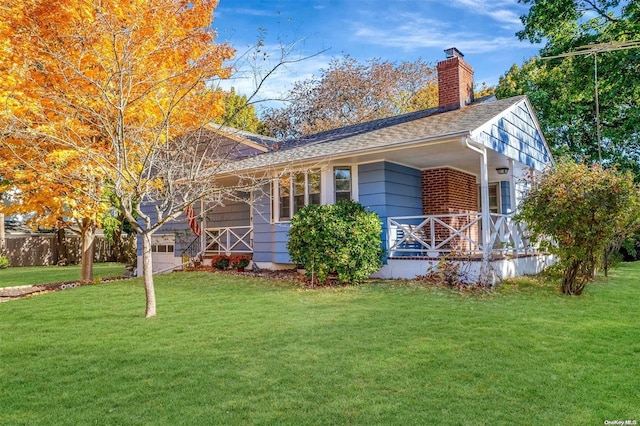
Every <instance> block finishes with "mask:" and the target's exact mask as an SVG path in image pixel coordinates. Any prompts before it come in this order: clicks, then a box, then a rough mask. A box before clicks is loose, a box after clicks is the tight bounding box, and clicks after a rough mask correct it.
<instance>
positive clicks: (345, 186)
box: [333, 167, 351, 203]
mask: <svg viewBox="0 0 640 426" xmlns="http://www.w3.org/2000/svg"><path fill="white" fill-rule="evenodd" d="M333 182H334V188H333V189H334V194H335V201H336V203H337V202H338V201H342V200H350V199H351V167H335V168H334V169H333Z"/></svg>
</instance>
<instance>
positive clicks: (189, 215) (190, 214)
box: [184, 204, 200, 237]
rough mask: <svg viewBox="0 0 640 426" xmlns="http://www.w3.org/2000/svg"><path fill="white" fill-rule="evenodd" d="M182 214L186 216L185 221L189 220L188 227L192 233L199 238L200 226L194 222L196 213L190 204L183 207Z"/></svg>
mask: <svg viewBox="0 0 640 426" xmlns="http://www.w3.org/2000/svg"><path fill="white" fill-rule="evenodd" d="M184 212H185V214H186V215H187V219H188V220H189V227H190V228H191V230H192V231H193V233H194V234H196V236H198V237H199V236H200V225H199V224H198V221H197V220H196V212H195V211H194V210H193V206H192V205H191V204H189V205H188V206H187V207H185V209H184Z"/></svg>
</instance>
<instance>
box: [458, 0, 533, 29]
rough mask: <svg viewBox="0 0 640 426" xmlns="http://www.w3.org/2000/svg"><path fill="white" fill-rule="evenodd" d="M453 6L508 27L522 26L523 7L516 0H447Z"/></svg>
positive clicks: (517, 27)
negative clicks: (521, 12) (521, 14)
mask: <svg viewBox="0 0 640 426" xmlns="http://www.w3.org/2000/svg"><path fill="white" fill-rule="evenodd" d="M449 1H450V2H451V3H450V4H451V5H452V6H453V7H458V8H460V9H465V10H469V11H471V12H473V13H474V14H477V15H484V16H488V17H490V18H491V19H493V20H494V21H496V22H499V23H501V24H503V25H505V28H508V29H519V28H520V27H521V26H522V22H521V21H520V13H519V12H520V11H523V12H524V10H526V9H523V8H522V6H521V5H518V2H517V1H516V0H503V1H493V0H449Z"/></svg>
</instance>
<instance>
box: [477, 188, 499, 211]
mask: <svg viewBox="0 0 640 426" xmlns="http://www.w3.org/2000/svg"><path fill="white" fill-rule="evenodd" d="M499 200H500V197H499V192H498V184H497V183H490V184H489V212H490V213H500V204H499V202H498V201H499ZM478 206H479V210H480V211H482V188H480V186H478Z"/></svg>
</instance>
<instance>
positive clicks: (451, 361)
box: [0, 263, 640, 425]
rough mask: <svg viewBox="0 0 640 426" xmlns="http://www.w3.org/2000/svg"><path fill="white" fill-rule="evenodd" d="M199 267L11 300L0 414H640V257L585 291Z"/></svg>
mask: <svg viewBox="0 0 640 426" xmlns="http://www.w3.org/2000/svg"><path fill="white" fill-rule="evenodd" d="M527 283H528V282H525V281H522V282H521V284H520V285H519V286H518V287H514V286H510V287H505V288H503V289H502V290H501V291H498V292H494V293H492V294H484V295H477V294H476V295H461V294H458V293H454V292H451V291H448V290H442V289H428V288H423V287H421V286H419V285H417V284H413V283H402V282H375V283H370V284H367V285H363V286H360V287H348V288H341V289H318V290H306V289H302V288H299V287H298V286H296V285H295V284H289V283H283V282H276V281H268V280H264V279H257V278H242V277H237V276H228V275H220V274H213V273H205V272H188V273H175V274H170V275H164V276H158V277H157V278H156V285H157V295H158V317H156V318H154V319H150V320H148V319H144V318H143V312H144V291H143V288H142V285H141V282H140V281H139V280H137V279H136V280H128V281H119V282H113V283H107V284H100V285H97V286H85V287H79V288H75V289H72V290H65V291H62V292H57V293H51V294H47V295H41V296H36V297H31V298H27V299H21V300H16V301H11V302H6V303H1V304H0V383H1V385H0V424H2V425H5V424H6V425H22V424H24V425H52V424H55V425H88V424H100V425H163V424H166V425H179V424H184V425H200V424H202V425H210V424H243V425H246V424H288V425H305V424H310V425H335V424H349V425H374V424H392V425H396V424H398V425H427V424H429V425H430V424H438V425H449V424H450V425H529V424H530V425H602V424H604V421H605V420H610V421H613V420H640V386H639V383H638V381H639V378H640V317H639V316H638V312H639V311H638V307H639V306H640V263H635V264H625V265H622V266H621V267H620V268H618V269H616V270H614V271H613V272H612V274H611V277H610V278H608V279H606V280H604V279H603V280H600V281H598V282H597V283H595V284H591V285H589V286H588V287H587V289H586V291H585V294H584V295H583V296H581V297H567V296H562V295H560V294H558V292H557V291H555V290H553V289H552V288H550V287H549V286H545V285H535V284H531V283H529V284H527Z"/></svg>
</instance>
